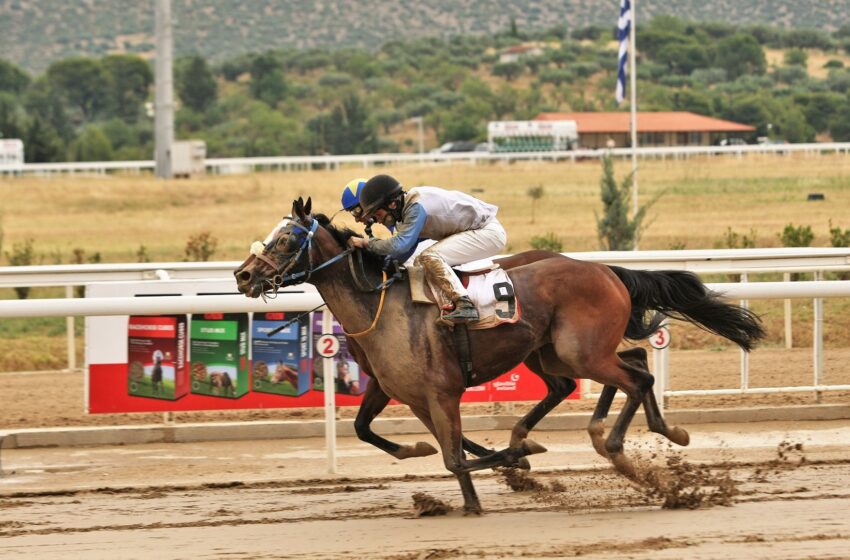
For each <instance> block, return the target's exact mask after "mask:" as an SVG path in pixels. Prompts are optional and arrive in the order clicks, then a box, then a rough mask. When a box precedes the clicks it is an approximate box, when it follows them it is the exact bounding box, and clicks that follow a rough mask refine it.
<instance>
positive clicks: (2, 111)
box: [0, 92, 25, 138]
mask: <svg viewBox="0 0 850 560" xmlns="http://www.w3.org/2000/svg"><path fill="white" fill-rule="evenodd" d="M24 119H25V114H24V111H23V108H22V107H21V105H20V103H18V100H17V99H16V98H15V97H14V96H13V95H12V94H10V93H6V92H0V136H2V137H6V138H20V137H21V136H23V133H24Z"/></svg>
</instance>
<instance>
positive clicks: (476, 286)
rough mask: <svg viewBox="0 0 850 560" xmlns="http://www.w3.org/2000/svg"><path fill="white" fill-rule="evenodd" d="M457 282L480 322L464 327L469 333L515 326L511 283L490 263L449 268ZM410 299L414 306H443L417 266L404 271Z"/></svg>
mask: <svg viewBox="0 0 850 560" xmlns="http://www.w3.org/2000/svg"><path fill="white" fill-rule="evenodd" d="M452 270H454V271H455V274H457V275H458V277H459V278H460V281H461V283H462V284H463V286H464V287H465V288H466V289H467V292H469V298H470V299H471V300H472V302H473V303H474V304H475V307H476V308H477V309H478V315H479V317H480V319H479V320H478V321H475V322H473V323H469V324H468V325H467V326H468V328H469V329H471V330H483V329H491V328H493V327H498V326H499V325H501V324H503V323H516V322H517V321H519V319H520V308H519V304H518V302H517V299H516V296H515V294H514V289H513V283H512V282H511V279H510V277H508V274H507V272H505V270H504V269H502V268H500V267H499V266H498V265H496V264H494V263H493V261H490V260H486V261H474V262H472V263H468V264H464V265H460V266H456V267H452ZM407 276H408V280H409V283H410V297H411V299H412V300H413V302H414V303H423V304H430V305H443V304H444V303H446V302H442V301H438V298H437V297H436V296H435V294H436V293H439V290H436V289H434V288H433V287H432V286H431V285H430V284H429V283H428V282H427V280H426V277H425V270H424V269H423V268H422V267H421V266H411V267H408V268H407Z"/></svg>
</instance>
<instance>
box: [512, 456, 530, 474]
mask: <svg viewBox="0 0 850 560" xmlns="http://www.w3.org/2000/svg"><path fill="white" fill-rule="evenodd" d="M514 466H515V467H516V468H518V469H522V470H524V471H530V470H531V463H529V462H528V459H526V458H525V457H520V458H519V459H517V462H516V464H515V465H514Z"/></svg>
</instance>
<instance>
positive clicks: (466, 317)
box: [440, 296, 479, 323]
mask: <svg viewBox="0 0 850 560" xmlns="http://www.w3.org/2000/svg"><path fill="white" fill-rule="evenodd" d="M478 319H479V316H478V310H477V309H476V308H475V304H474V303H472V301H471V300H470V299H469V298H468V297H465V296H464V297H461V298H460V299H458V300H457V302H456V303H455V304H454V305H453V306H444V307H443V309H442V314H441V315H440V320H442V321H448V322H450V323H474V322H475V321H477V320H478Z"/></svg>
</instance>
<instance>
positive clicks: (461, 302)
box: [348, 175, 507, 323]
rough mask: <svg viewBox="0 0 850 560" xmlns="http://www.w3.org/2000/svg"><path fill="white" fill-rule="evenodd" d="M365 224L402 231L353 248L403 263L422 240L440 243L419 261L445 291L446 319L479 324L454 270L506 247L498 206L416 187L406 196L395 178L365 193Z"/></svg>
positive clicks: (380, 180)
mask: <svg viewBox="0 0 850 560" xmlns="http://www.w3.org/2000/svg"><path fill="white" fill-rule="evenodd" d="M360 205H361V208H362V216H363V217H362V219H363V220H369V219H374V220H375V221H376V222H379V223H382V224H384V225H385V226H387V227H391V226H392V227H397V228H398V232H397V234H396V235H395V236H393V237H391V238H390V239H375V238H370V239H363V238H359V237H352V238H351V239H349V241H348V242H349V244H350V245H352V246H354V247H359V248H365V249H369V250H370V251H372V252H374V253H377V254H379V255H389V256H391V257H393V258H396V259H398V260H403V259H404V258H407V257H406V256H407V255H409V254H410V253H411V252H412V251H413V249H415V247H416V244H417V242H418V241H419V239H420V238H425V239H433V240H435V241H436V243H434V244H433V245H432V246H430V247H428V248H427V249H425V250H424V251H423V252H422V253H421V254H420V255H419V256H418V257H417V258H416V264H419V265H422V267H423V268H424V269H425V274H426V276H427V278H428V280H429V281H430V283H431V285H433V286H435V287H436V288H437V289H438V291H440V292H442V293H440V294H439V295H438V298H439V299H440V300H441V301H442V302H445V303H444V304H443V305H442V306H441V309H442V314H441V318H442V319H443V320H445V321H447V322H451V323H468V322H472V321H477V320H478V310H477V309H475V305H474V304H473V303H472V301H471V300H470V299H469V294H468V293H467V291H466V288H464V287H463V284H461V282H460V280H459V279H458V277H457V276H456V275H455V273H454V271H452V269H451V268H450V266H452V265H459V264H464V263H467V262H471V261H474V260H478V259H486V258H490V257H492V256H494V255H497V254H498V253H500V252H501V251H502V250H503V249H504V248H505V243H506V241H507V234H506V233H505V228H503V227H502V224H500V223H499V220H498V219H496V212H497V211H498V207H496V206H493V205H492V204H487V203H486V202H484V201H482V200H479V199H477V198H475V197H473V196H470V195H468V194H465V193H462V192H460V191H449V190H445V189H441V188H438V187H415V188H413V189H410V191H408V192H405V191H404V190H403V189H402V186H401V184H399V182H398V181H397V180H396V179H394V178H393V177H390V176H389V175H376V176H375V177H372V178H371V179H369V180H368V181H367V182H366V184H365V185H364V186H363V190H362V191H361V192H360Z"/></svg>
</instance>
